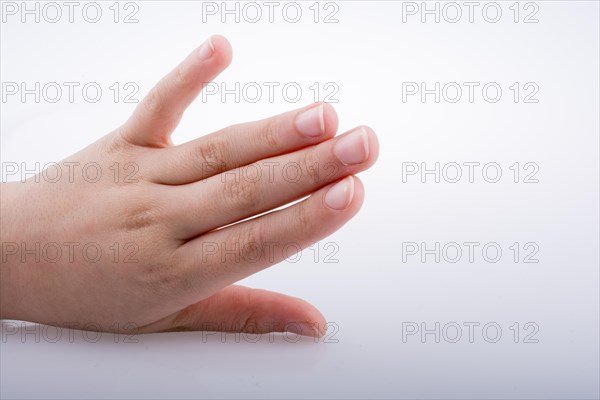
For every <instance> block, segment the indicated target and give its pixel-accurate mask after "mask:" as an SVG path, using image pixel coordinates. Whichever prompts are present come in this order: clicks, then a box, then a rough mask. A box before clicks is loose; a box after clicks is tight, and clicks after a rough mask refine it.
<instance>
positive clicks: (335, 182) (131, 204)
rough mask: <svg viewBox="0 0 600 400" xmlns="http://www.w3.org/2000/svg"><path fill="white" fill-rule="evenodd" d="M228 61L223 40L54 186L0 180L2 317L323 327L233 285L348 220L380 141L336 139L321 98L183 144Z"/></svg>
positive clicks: (114, 324)
mask: <svg viewBox="0 0 600 400" xmlns="http://www.w3.org/2000/svg"><path fill="white" fill-rule="evenodd" d="M230 61H231V48H230V46H229V43H228V42H227V40H226V39H225V38H223V37H220V36H213V37H212V38H211V39H209V40H208V41H207V42H205V43H204V44H203V45H202V46H200V47H199V48H198V49H196V50H195V51H193V52H192V53H191V54H190V55H189V56H188V57H187V58H186V59H185V60H184V61H183V62H182V63H181V64H180V65H179V66H177V67H176V68H175V69H174V70H173V71H172V72H171V73H169V74H168V75H167V76H166V77H165V78H163V79H162V80H161V81H160V82H159V83H158V84H157V85H156V86H155V87H154V88H153V89H152V90H151V91H150V93H149V94H148V95H147V96H146V97H145V98H144V99H143V100H142V102H141V103H140V104H139V106H138V107H137V109H136V110H135V112H134V113H133V115H132V116H131V118H130V119H129V120H128V121H127V122H125V124H123V125H122V126H121V127H119V128H117V129H116V130H115V131H114V132H112V133H109V134H108V135H106V136H104V137H103V138H101V139H100V140H99V141H97V142H96V143H93V144H92V145H90V146H89V147H87V148H85V149H83V150H82V151H80V152H78V153H76V154H75V155H73V156H71V157H69V158H68V159H66V160H64V161H62V162H60V163H59V164H57V165H56V166H54V167H51V169H53V170H50V169H49V170H48V171H47V174H46V175H47V176H45V177H44V176H40V175H38V176H35V177H32V178H30V179H28V180H26V181H25V182H13V183H5V184H2V187H1V189H2V190H1V201H2V203H1V230H2V267H1V269H0V272H1V275H0V278H1V280H0V283H1V286H0V296H1V297H0V317H1V318H11V319H22V320H29V321H35V322H40V323H46V324H52V325H58V326H73V324H76V325H77V327H78V328H83V329H93V330H103V331H120V332H121V331H125V330H127V329H129V328H131V327H132V326H135V328H136V329H135V330H136V332H140V333H145V332H158V331H169V330H223V331H245V332H253V333H258V332H271V331H283V330H296V331H297V330H298V327H299V328H300V332H299V333H302V334H306V335H320V334H323V333H324V327H325V321H324V318H323V316H322V315H321V314H320V312H319V311H318V310H317V309H316V308H314V307H313V306H311V305H310V304H308V303H307V302H305V301H303V300H301V299H298V298H294V297H289V296H285V295H283V294H278V293H273V292H269V291H265V290H256V289H250V288H246V287H242V286H230V285H231V284H233V283H234V282H236V281H238V280H240V279H242V278H245V277H247V276H249V275H251V274H254V273H256V272H258V271H260V270H262V269H263V268H266V267H268V266H271V265H273V264H276V263H278V262H280V261H282V260H283V259H285V258H286V257H289V256H291V255H292V254H293V249H297V250H298V249H300V248H305V247H307V246H310V245H311V244H313V243H315V242H317V241H319V240H321V239H322V238H324V237H326V236H328V235H330V234H331V233H333V232H335V231H336V230H337V229H339V228H340V227H341V226H342V225H343V224H344V223H346V222H347V221H348V220H349V219H350V218H352V217H353V216H354V215H355V214H356V213H357V212H358V210H359V208H360V206H361V204H362V201H363V197H364V191H363V186H362V184H361V182H360V181H359V180H358V178H356V177H354V176H353V174H355V173H358V172H360V171H363V170H365V169H367V168H369V167H370V166H371V165H372V164H373V163H374V162H375V160H376V158H377V154H378V143H377V139H376V137H375V134H374V133H373V132H372V131H371V130H370V129H369V128H366V127H358V128H356V129H353V130H351V131H350V132H348V133H345V134H343V135H340V136H338V137H335V138H334V135H335V133H336V130H337V125H338V122H337V116H336V114H335V111H334V110H333V108H332V107H331V106H330V105H328V104H322V103H319V104H314V105H310V106H308V107H305V108H303V109H300V110H296V111H292V112H288V113H285V114H282V115H278V116H275V117H272V118H269V119H266V120H262V121H256V122H250V123H245V124H241V125H235V126H231V127H228V128H225V129H223V130H221V131H218V132H216V133H213V134H210V135H207V136H203V137H201V138H199V139H196V140H193V141H191V142H188V143H185V144H182V145H178V146H173V145H172V143H171V140H170V134H171V133H172V131H173V130H174V129H175V127H176V126H177V124H178V122H179V120H180V118H181V116H182V114H183V112H184V110H185V109H186V108H187V107H188V106H189V105H190V103H191V102H192V101H193V100H194V99H195V98H196V96H197V95H198V93H199V92H200V91H201V90H202V87H203V85H205V84H206V83H208V82H210V81H211V80H212V79H214V78H215V77H216V76H217V75H218V74H219V73H220V72H221V71H222V70H223V69H224V68H226V67H227V65H228V64H229V63H230ZM50 175H51V176H52V177H50ZM57 177H58V178H57ZM307 195H310V196H309V197H308V198H306V199H304V200H302V201H300V202H297V203H295V204H293V205H292V206H289V207H287V208H284V209H279V210H276V211H271V210H273V209H275V208H278V207H280V206H282V205H285V204H288V203H290V202H293V201H294V200H298V199H301V198H303V197H305V196H307ZM268 211H270V212H269V213H267V214H264V215H261V216H258V217H255V216H257V215H259V214H262V213H265V212H268ZM249 217H255V218H253V219H249V220H247V218H249ZM240 221H241V222H240ZM292 245H293V246H292ZM292 323H294V324H292ZM132 324H133V325H132ZM290 327H293V328H290Z"/></svg>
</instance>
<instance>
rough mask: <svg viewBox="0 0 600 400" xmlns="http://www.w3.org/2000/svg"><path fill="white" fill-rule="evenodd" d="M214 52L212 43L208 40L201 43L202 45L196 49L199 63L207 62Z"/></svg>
mask: <svg viewBox="0 0 600 400" xmlns="http://www.w3.org/2000/svg"><path fill="white" fill-rule="evenodd" d="M214 52H215V48H214V47H213V44H212V41H211V40H210V38H209V39H208V40H207V41H206V42H204V43H202V45H201V46H200V47H199V48H198V57H199V58H200V60H201V61H205V60H208V59H209V58H210V56H212V55H213V53H214Z"/></svg>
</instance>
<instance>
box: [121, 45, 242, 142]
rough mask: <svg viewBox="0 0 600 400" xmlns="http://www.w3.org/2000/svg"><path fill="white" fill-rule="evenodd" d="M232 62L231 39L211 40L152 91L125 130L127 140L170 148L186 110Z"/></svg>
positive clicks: (124, 127)
mask: <svg viewBox="0 0 600 400" xmlns="http://www.w3.org/2000/svg"><path fill="white" fill-rule="evenodd" d="M230 62H231V46H230V45H229V42H228V41H227V39H225V38H224V37H222V36H218V35H215V36H212V37H211V38H209V39H208V40H207V41H206V42H204V43H203V44H202V45H201V46H200V47H198V48H197V49H196V50H194V51H193V52H192V53H191V54H190V55H189V56H188V57H187V58H186V59H185V60H183V62H181V64H179V65H178V66H177V67H175V69H174V70H172V71H171V72H170V73H169V74H168V75H167V76H165V77H164V78H163V79H161V80H160V82H158V84H157V85H156V86H154V88H152V90H150V92H149V93H148V95H146V97H145V98H144V99H143V100H142V101H141V102H140V104H139V105H138V106H137V108H136V109H135V111H134V113H133V115H132V116H131V117H130V118H129V120H128V121H127V122H126V123H125V125H124V126H123V127H122V130H121V132H122V135H123V137H124V138H125V139H126V140H127V141H129V142H130V143H133V144H136V145H139V146H150V147H165V146H169V145H170V144H171V139H170V135H171V133H172V132H173V130H174V129H175V127H176V126H177V124H178V123H179V120H180V119H181V116H182V115H183V112H184V111H185V109H186V108H187V107H188V106H189V105H190V103H191V102H192V101H193V100H194V99H195V98H196V96H198V94H199V93H200V91H201V90H202V88H203V87H204V86H205V85H206V84H207V83H209V82H210V81H212V80H213V79H214V78H215V77H216V76H217V75H218V74H219V73H220V72H221V71H223V70H224V69H225V68H226V67H227V66H228V65H229V63H230Z"/></svg>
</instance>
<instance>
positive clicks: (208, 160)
mask: <svg viewBox="0 0 600 400" xmlns="http://www.w3.org/2000/svg"><path fill="white" fill-rule="evenodd" d="M224 148H225V146H224V144H223V142H221V141H219V140H208V141H207V142H206V143H201V144H200V145H199V146H197V150H196V152H197V154H196V157H195V158H196V159H199V160H200V168H201V170H202V171H207V170H210V171H213V172H215V173H218V172H221V171H224V170H225V168H226V165H225V157H224Z"/></svg>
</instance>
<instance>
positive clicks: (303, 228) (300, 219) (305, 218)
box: [294, 203, 319, 237]
mask: <svg viewBox="0 0 600 400" xmlns="http://www.w3.org/2000/svg"><path fill="white" fill-rule="evenodd" d="M313 215H314V214H313V213H311V212H310V210H309V209H308V206H307V205H306V203H301V204H300V205H299V206H298V207H296V212H295V215H294V224H295V228H296V229H297V232H299V233H300V235H302V236H303V237H304V236H314V234H315V232H317V229H318V227H319V225H318V224H317V223H316V220H315V218H314V217H313Z"/></svg>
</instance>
